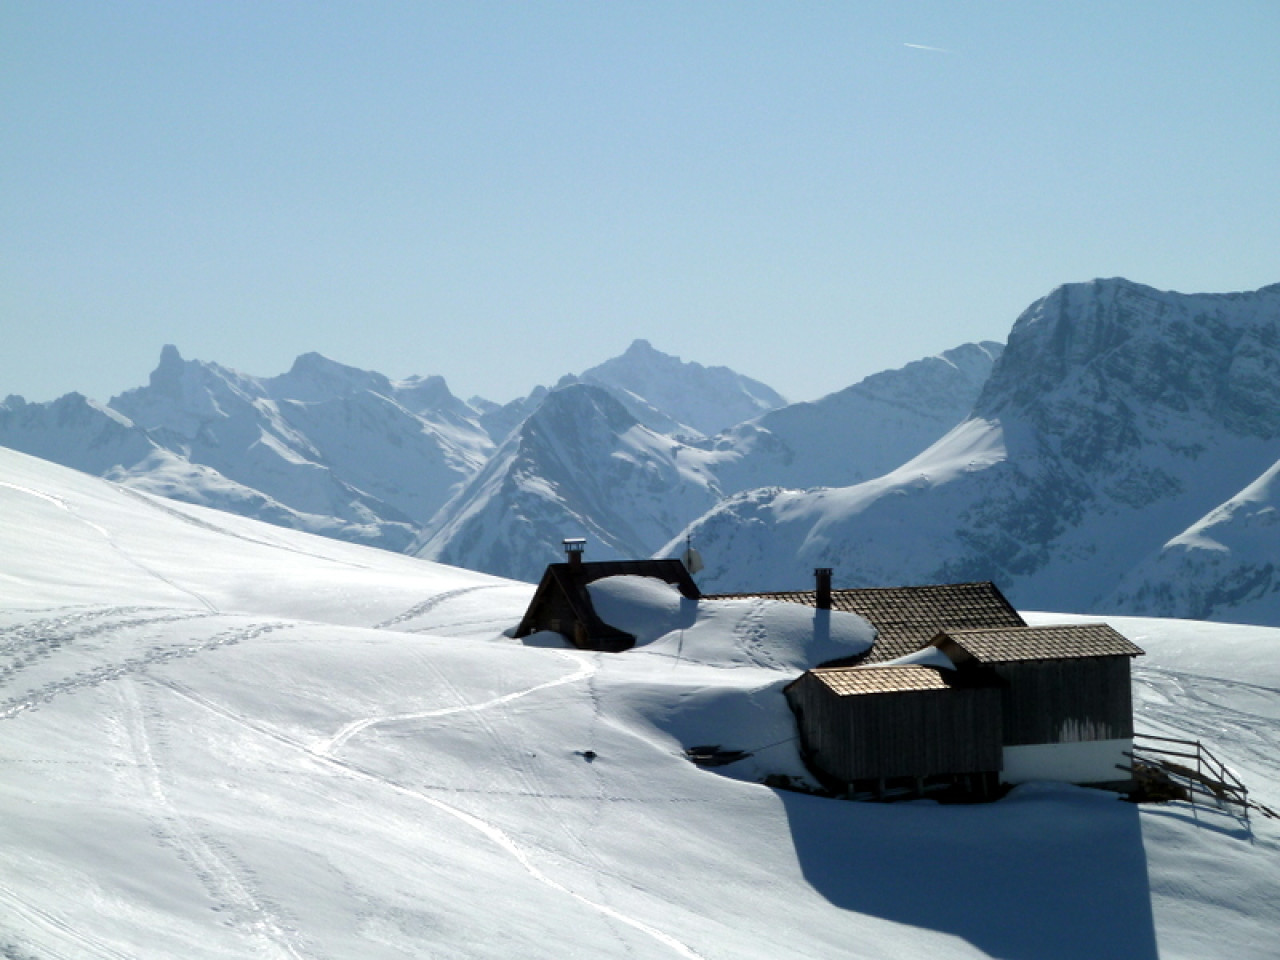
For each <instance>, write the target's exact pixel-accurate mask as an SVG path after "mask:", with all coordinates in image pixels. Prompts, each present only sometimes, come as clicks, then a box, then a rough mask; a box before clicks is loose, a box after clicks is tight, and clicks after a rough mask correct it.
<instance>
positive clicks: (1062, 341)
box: [668, 280, 1280, 620]
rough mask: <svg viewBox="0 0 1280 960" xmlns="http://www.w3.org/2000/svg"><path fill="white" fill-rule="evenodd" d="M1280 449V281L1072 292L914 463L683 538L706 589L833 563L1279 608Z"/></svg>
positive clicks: (1035, 597) (759, 497)
mask: <svg viewBox="0 0 1280 960" xmlns="http://www.w3.org/2000/svg"><path fill="white" fill-rule="evenodd" d="M1278 441H1280V285H1278V286H1271V287H1266V288H1263V289H1261V290H1258V291H1256V292H1254V293H1247V294H1228V295H1210V294H1201V295H1180V294H1173V293H1163V292H1160V291H1156V290H1153V289H1151V288H1148V287H1143V286H1140V285H1138V284H1134V283H1130V282H1127V281H1124V280H1105V281H1095V282H1093V283H1086V284H1069V285H1066V286H1063V287H1060V288H1058V289H1057V290H1055V291H1054V292H1053V293H1051V294H1050V295H1049V296H1047V297H1045V298H1044V299H1042V300H1040V301H1038V302H1036V303H1035V304H1033V305H1032V306H1031V307H1030V308H1028V310H1027V311H1026V312H1025V313H1024V314H1023V315H1022V316H1021V317H1020V318H1019V319H1018V321H1017V323H1016V324H1015V325H1014V327H1013V331H1012V332H1011V334H1010V337H1009V342H1008V346H1007V348H1006V349H1005V351H1004V353H1003V355H1002V356H1001V358H1000V359H999V361H998V362H997V363H996V365H995V367H994V369H993V371H992V374H991V376H990V379H989V380H988V381H987V383H986V385H985V387H984V388H983V390H982V393H981V395H980V396H979V398H978V400H977V403H976V405H975V407H974V410H973V414H972V416H971V417H969V418H968V419H966V420H965V421H964V422H963V423H962V424H960V425H959V426H958V427H956V428H955V429H953V430H952V431H950V432H949V433H948V434H947V435H946V436H945V437H943V438H942V439H940V440H939V441H937V442H936V443H935V444H933V445H932V446H931V447H930V448H929V449H928V450H926V451H924V452H923V453H921V454H920V455H919V456H917V457H915V458H913V459H912V460H910V461H909V462H907V463H906V464H904V465H902V466H901V467H899V468H897V469H896V470H893V471H891V472H889V473H887V474H885V475H883V476H881V477H877V478H875V479H872V480H869V481H866V482H863V483H861V484H856V485H853V486H846V487H841V488H832V489H823V490H817V491H810V492H799V491H794V490H779V489H757V490H752V491H748V492H745V493H742V494H740V495H738V496H735V497H732V498H730V499H728V500H727V501H725V502H723V503H722V504H720V505H718V506H717V507H716V508H715V509H713V511H711V512H710V513H709V514H708V515H707V516H705V517H703V518H701V519H700V520H699V521H697V522H696V523H695V524H694V525H693V526H692V528H691V530H690V531H689V532H690V534H691V535H692V536H693V538H694V540H695V541H696V542H697V543H698V544H699V546H700V549H701V551H702V554H703V557H704V558H705V559H706V561H707V564H708V569H707V571H706V572H705V573H704V574H703V582H704V583H705V584H706V585H707V586H708V587H710V588H711V589H719V590H746V589H759V588H760V587H762V586H763V585H765V584H768V585H772V586H774V587H775V588H779V589H785V588H789V587H790V588H794V587H799V586H802V585H805V584H807V583H808V580H809V578H810V576H811V570H812V568H813V567H814V566H831V567H835V568H836V569H837V571H838V573H837V579H838V580H839V581H841V582H843V583H844V584H846V585H881V584H892V583H920V582H937V581H948V580H972V579H993V580H995V581H996V582H998V583H999V584H1000V585H1001V586H1002V588H1004V589H1005V590H1006V592H1007V593H1009V595H1010V596H1011V598H1012V599H1014V601H1015V602H1017V603H1020V604H1021V605H1024V606H1031V607H1034V608H1039V609H1060V610H1081V611H1083V610H1088V611H1116V610H1126V611H1130V612H1157V611H1158V612H1161V613H1169V614H1174V613H1176V614H1178V615H1183V616H1194V615H1214V616H1218V617H1222V616H1224V615H1226V616H1228V617H1229V616H1230V615H1231V612H1232V611H1233V610H1234V609H1235V608H1236V606H1237V605H1238V604H1239V605H1241V606H1240V611H1241V612H1242V613H1243V612H1244V610H1245V609H1246V608H1245V606H1243V604H1248V610H1250V611H1252V612H1251V615H1253V616H1262V617H1265V618H1266V619H1267V620H1270V619H1271V618H1272V617H1274V615H1275V613H1276V612H1277V610H1278V608H1277V598H1276V595H1275V586H1276V584H1275V580H1274V578H1273V575H1272V564H1273V562H1274V560H1273V558H1274V557H1275V555H1276V544H1275V542H1274V541H1270V542H1267V525H1268V524H1269V522H1270V517H1271V513H1270V510H1269V507H1270V502H1269V501H1270V497H1271V493H1270V491H1271V488H1272V484H1271V480H1272V478H1273V476H1274V473H1275V469H1274V465H1275V461H1276V457H1277V453H1278V452H1280V443H1278ZM682 542H683V537H681V538H679V539H678V540H675V541H673V542H672V544H671V545H670V546H669V547H668V550H674V549H675V548H676V547H677V546H678V545H679V544H680V543H682Z"/></svg>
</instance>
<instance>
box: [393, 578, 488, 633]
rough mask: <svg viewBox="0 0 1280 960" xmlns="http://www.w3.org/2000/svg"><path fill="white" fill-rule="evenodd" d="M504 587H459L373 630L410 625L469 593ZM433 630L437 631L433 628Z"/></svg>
mask: <svg viewBox="0 0 1280 960" xmlns="http://www.w3.org/2000/svg"><path fill="white" fill-rule="evenodd" d="M500 586H503V584H499V583H482V584H479V585H477V586H474V587H459V588H458V589H457V590H446V591H445V592H444V593H437V594H436V595H435V596H433V597H430V598H429V599H427V600H423V601H422V603H419V604H416V605H415V606H412V607H410V608H409V609H408V610H406V611H405V612H404V613H398V614H396V615H395V616H394V617H392V618H391V619H390V620H383V621H382V622H381V623H375V624H374V625H373V629H375V630H387V629H390V628H391V627H394V626H395V625H396V624H398V623H408V622H409V621H410V620H416V619H418V617H421V616H423V615H424V614H427V613H430V612H431V611H432V610H434V609H435V608H436V607H438V606H440V605H441V604H442V603H448V602H449V601H450V600H456V599H458V597H464V596H466V595H467V594H469V593H475V592H476V591H477V590H494V589H496V588H497V587H500ZM432 629H437V628H435V627H433V628H432Z"/></svg>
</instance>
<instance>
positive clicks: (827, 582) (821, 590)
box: [813, 567, 831, 610]
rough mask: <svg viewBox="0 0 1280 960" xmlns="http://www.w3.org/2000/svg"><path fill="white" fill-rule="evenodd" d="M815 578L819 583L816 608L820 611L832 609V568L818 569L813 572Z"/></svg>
mask: <svg viewBox="0 0 1280 960" xmlns="http://www.w3.org/2000/svg"><path fill="white" fill-rule="evenodd" d="M813 578H814V580H816V581H817V596H816V598H815V606H817V608H818V609H819V610H830V609H831V568H830V567H817V568H815V569H814V571H813Z"/></svg>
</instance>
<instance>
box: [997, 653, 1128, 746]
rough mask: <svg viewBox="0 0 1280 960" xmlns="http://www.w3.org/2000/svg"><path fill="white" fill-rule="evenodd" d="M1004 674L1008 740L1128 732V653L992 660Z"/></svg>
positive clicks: (1110, 736)
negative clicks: (1110, 655) (1124, 654)
mask: <svg viewBox="0 0 1280 960" xmlns="http://www.w3.org/2000/svg"><path fill="white" fill-rule="evenodd" d="M989 669H993V670H995V672H996V674H997V675H998V676H999V677H1001V679H1003V680H1005V681H1006V683H1007V687H1006V689H1005V691H1004V704H1003V707H1004V709H1003V713H1004V724H1003V734H1002V736H1003V738H1004V742H1005V744H1007V745H1008V746H1020V745H1025V744H1035V743H1077V742H1081V741H1085V740H1119V739H1122V738H1128V737H1132V736H1133V692H1132V689H1131V685H1130V682H1129V672H1130V671H1129V658H1128V657H1090V658H1082V659H1076V660H1039V661H1035V660H1029V661H1020V662H1015V663H1002V664H995V665H993V666H992V667H990V668H989Z"/></svg>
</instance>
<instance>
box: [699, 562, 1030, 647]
mask: <svg viewBox="0 0 1280 960" xmlns="http://www.w3.org/2000/svg"><path fill="white" fill-rule="evenodd" d="M722 596H724V597H727V596H729V595H722ZM732 596H735V597H766V598H771V599H774V600H784V601H787V602H789V603H802V604H806V605H807V606H811V607H815V606H817V591H815V590H795V591H784V592H779V593H750V594H733V595H732ZM709 599H716V598H715V597H711V598H709ZM831 609H833V610H843V611H844V612H846V613H856V614H859V615H860V616H863V617H866V618H867V619H868V620H869V621H871V625H872V626H873V627H875V628H876V642H875V645H874V646H873V647H872V648H871V650H870V652H869V653H868V654H867V655H866V657H865V658H864V660H863V662H864V663H879V662H883V661H885V660H895V659H897V658H898V657H902V656H906V655H907V654H908V653H914V652H915V651H917V650H920V649H922V648H924V647H927V646H928V645H929V643H930V641H932V640H933V638H934V637H936V636H937V635H938V633H939V631H942V630H953V629H966V628H975V627H987V628H990V627H1025V626H1026V621H1025V620H1023V619H1022V617H1020V616H1019V615H1018V611H1017V610H1015V609H1013V606H1012V605H1011V604H1010V603H1009V601H1008V600H1006V599H1005V598H1004V594H1002V593H1001V592H1000V590H999V589H998V588H997V587H996V585H995V584H994V583H991V582H990V581H981V582H978V583H939V584H930V585H926V586H918V587H863V588H857V589H848V590H832V591H831Z"/></svg>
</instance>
